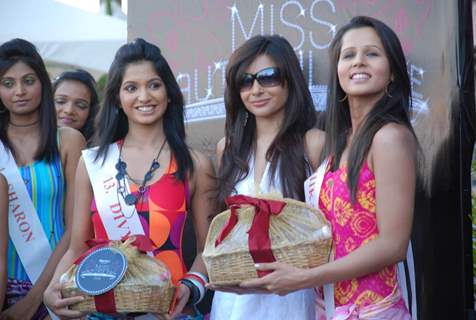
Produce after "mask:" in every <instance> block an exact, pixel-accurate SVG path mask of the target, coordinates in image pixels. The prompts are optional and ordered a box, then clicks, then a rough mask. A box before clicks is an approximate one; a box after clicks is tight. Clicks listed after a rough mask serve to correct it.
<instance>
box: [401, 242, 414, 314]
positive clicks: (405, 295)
mask: <svg viewBox="0 0 476 320" xmlns="http://www.w3.org/2000/svg"><path fill="white" fill-rule="evenodd" d="M406 260H407V266H408V275H407V273H406V272H405V265H404V262H403V261H402V262H399V263H398V264H397V280H398V284H399V285H400V290H401V291H402V297H403V300H404V301H405V304H406V306H407V308H408V310H411V311H412V312H411V316H412V320H417V318H418V317H417V315H418V313H417V304H416V283H415V264H414V261H413V249H412V242H411V241H410V243H409V244H408V249H407V259H406ZM407 276H408V278H409V280H410V291H409V290H408V288H407ZM409 292H411V298H412V300H411V301H409V299H408V293H409Z"/></svg>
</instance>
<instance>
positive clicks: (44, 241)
mask: <svg viewBox="0 0 476 320" xmlns="http://www.w3.org/2000/svg"><path fill="white" fill-rule="evenodd" d="M0 173H1V174H3V175H4V176H5V178H7V181H8V233H9V235H10V239H12V242H13V245H14V246H15V250H16V251H17V253H18V256H19V257H20V260H21V263H22V265H23V268H25V271H26V274H27V275H28V278H30V281H31V283H33V284H35V283H36V281H37V280H38V278H39V277H40V275H41V273H42V272H43V270H44V269H45V267H46V264H47V263H48V260H49V258H50V256H51V254H52V253H53V251H52V250H51V246H50V243H49V241H48V238H47V237H46V234H45V230H44V229H43V226H42V225H41V221H40V218H39V217H38V213H37V212H36V209H35V206H34V205H33V202H32V201H31V198H30V195H29V194H28V190H27V189H26V186H25V183H24V181H23V178H22V177H21V175H20V172H19V171H18V167H17V164H16V162H15V158H13V155H12V153H11V152H10V150H7V149H6V148H5V146H4V145H3V143H1V142H0ZM48 313H49V314H50V317H51V319H53V320H55V319H58V317H57V316H56V315H55V314H54V313H53V312H51V311H50V309H48Z"/></svg>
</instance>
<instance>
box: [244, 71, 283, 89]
mask: <svg viewBox="0 0 476 320" xmlns="http://www.w3.org/2000/svg"><path fill="white" fill-rule="evenodd" d="M255 79H256V81H258V83H259V85H260V86H262V87H263V88H269V87H275V86H279V85H281V72H280V71H279V68H277V67H270V68H265V69H263V70H260V71H258V72H256V73H255V74H252V73H243V75H242V76H241V78H240V82H239V87H240V91H246V90H250V89H251V88H252V87H253V84H254V82H255Z"/></svg>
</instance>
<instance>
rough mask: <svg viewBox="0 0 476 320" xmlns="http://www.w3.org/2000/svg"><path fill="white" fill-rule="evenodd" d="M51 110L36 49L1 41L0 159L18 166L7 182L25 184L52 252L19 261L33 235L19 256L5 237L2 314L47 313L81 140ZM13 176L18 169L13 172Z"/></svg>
mask: <svg viewBox="0 0 476 320" xmlns="http://www.w3.org/2000/svg"><path fill="white" fill-rule="evenodd" d="M54 114H55V108H54V103H53V95H52V91H51V83H50V79H49V77H48V73H47V71H46V68H45V65H44V63H43V61H42V59H41V57H40V55H39V54H38V52H37V51H36V49H35V47H34V46H33V45H32V44H31V43H29V42H28V41H25V40H22V39H14V40H11V41H8V42H6V43H4V44H3V45H1V46H0V142H1V146H3V148H2V149H1V150H0V159H5V158H8V157H9V155H12V156H13V159H14V162H11V163H14V164H16V166H17V167H18V171H19V174H20V175H19V177H21V178H20V180H19V181H20V184H22V185H21V186H20V185H14V184H15V182H13V180H12V178H11V176H9V175H6V177H7V180H8V181H9V184H10V185H12V186H11V187H12V188H16V187H19V188H22V189H23V190H25V188H26V191H27V194H28V196H29V198H30V199H29V200H31V203H32V205H33V207H34V209H35V210H34V211H36V213H34V215H35V216H37V218H38V220H39V225H41V227H42V229H43V232H44V237H43V238H44V239H45V241H47V243H49V246H50V248H48V250H47V251H48V252H49V254H51V255H49V254H48V255H46V256H45V255H43V256H42V257H40V258H42V259H43V261H39V260H35V259H33V261H32V262H30V263H28V264H26V263H25V264H24V263H23V262H24V261H26V258H25V257H26V256H28V255H30V254H32V252H33V251H36V250H37V246H36V243H35V241H36V239H33V240H32V241H33V242H32V244H31V249H34V250H31V249H30V248H27V249H26V250H23V251H24V252H25V251H30V252H26V255H23V254H22V255H21V256H22V257H23V258H20V255H19V250H17V249H18V248H17V247H16V246H15V245H14V244H13V242H12V240H10V241H9V243H8V254H7V257H8V260H7V261H8V268H7V269H8V283H7V293H6V299H5V304H4V306H3V311H2V314H1V317H2V318H3V317H5V318H9V319H43V318H45V317H46V316H47V310H46V308H45V307H44V306H43V305H42V297H43V291H44V290H45V288H46V286H47V285H48V283H49V281H50V280H51V277H52V275H53V272H54V268H55V266H56V265H57V264H58V261H59V259H60V258H61V256H62V255H63V253H64V251H65V250H66V247H67V245H68V241H69V233H70V230H69V227H70V221H71V212H72V211H71V208H72V187H71V186H70V185H71V184H72V182H73V179H74V173H75V170H76V166H77V163H78V159H79V155H80V150H81V149H82V148H83V147H84V145H85V142H84V138H83V137H82V136H81V134H80V133H79V132H77V131H75V130H73V129H69V128H64V129H60V130H58V129H57V126H56V118H55V117H54ZM2 157H3V158H2ZM14 171H15V170H14ZM15 175H18V173H16V172H14V174H13V176H15ZM22 180H23V181H22ZM22 182H23V183H22ZM23 184H24V186H23ZM9 198H10V201H11V203H10V206H9V209H10V211H12V212H10V215H12V214H16V215H15V219H16V222H17V223H19V222H20V220H21V219H22V218H24V217H23V216H20V215H19V214H18V212H16V211H15V209H16V206H15V205H14V203H12V202H13V200H16V199H14V196H13V195H12V193H11V192H10V195H9ZM26 200H28V199H26ZM29 200H28V202H29ZM35 219H36V218H35ZM25 221H26V220H25ZM12 229H13V228H12ZM11 234H12V231H11V230H10V235H11ZM42 234H43V233H42ZM40 260H41V259H40ZM22 261H23V262H22ZM40 263H43V264H44V265H45V267H44V269H43V270H41V272H40V273H39V274H37V276H36V275H35V277H34V278H33V279H32V273H30V272H29V270H31V267H33V268H34V267H35V266H34V265H37V264H40ZM32 265H33V266H32Z"/></svg>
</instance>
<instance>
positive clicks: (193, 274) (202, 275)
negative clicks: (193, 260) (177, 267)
mask: <svg viewBox="0 0 476 320" xmlns="http://www.w3.org/2000/svg"><path fill="white" fill-rule="evenodd" d="M189 275H190V276H194V277H197V278H200V279H201V280H202V281H203V285H206V284H207V283H208V277H207V276H206V275H204V274H203V273H200V272H195V271H190V272H187V273H186V274H185V278H186V277H187V276H189Z"/></svg>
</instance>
